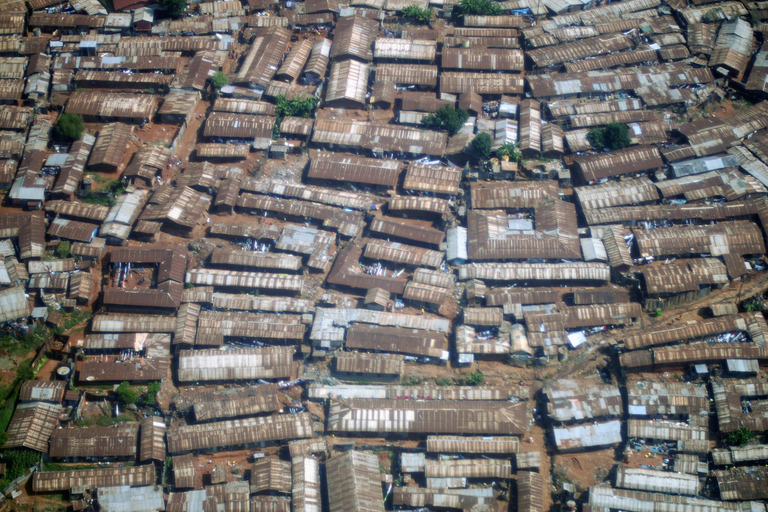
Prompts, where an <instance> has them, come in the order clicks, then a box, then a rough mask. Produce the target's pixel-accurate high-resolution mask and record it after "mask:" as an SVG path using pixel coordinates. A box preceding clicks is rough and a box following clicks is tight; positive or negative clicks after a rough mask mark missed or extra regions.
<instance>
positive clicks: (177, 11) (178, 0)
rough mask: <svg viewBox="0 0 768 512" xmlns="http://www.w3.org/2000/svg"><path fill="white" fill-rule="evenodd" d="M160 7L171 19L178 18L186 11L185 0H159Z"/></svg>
mask: <svg viewBox="0 0 768 512" xmlns="http://www.w3.org/2000/svg"><path fill="white" fill-rule="evenodd" d="M160 5H162V6H163V9H165V12H167V13H168V15H169V16H171V17H172V18H178V17H179V16H181V15H182V14H184V13H185V12H186V10H187V0H160Z"/></svg>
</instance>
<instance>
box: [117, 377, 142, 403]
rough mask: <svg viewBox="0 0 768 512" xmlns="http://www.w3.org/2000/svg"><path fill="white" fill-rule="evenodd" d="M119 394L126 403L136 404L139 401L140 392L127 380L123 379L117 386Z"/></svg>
mask: <svg viewBox="0 0 768 512" xmlns="http://www.w3.org/2000/svg"><path fill="white" fill-rule="evenodd" d="M117 396H118V398H120V401H121V402H123V403H126V404H135V403H136V402H138V401H139V392H138V391H136V390H135V389H133V388H131V387H130V386H129V384H128V382H127V381H123V382H121V383H120V385H119V386H118V387H117Z"/></svg>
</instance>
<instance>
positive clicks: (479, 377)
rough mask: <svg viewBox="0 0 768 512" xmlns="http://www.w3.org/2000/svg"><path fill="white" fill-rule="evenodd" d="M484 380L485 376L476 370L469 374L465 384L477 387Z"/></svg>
mask: <svg viewBox="0 0 768 512" xmlns="http://www.w3.org/2000/svg"><path fill="white" fill-rule="evenodd" d="M484 380H485V374H484V373H483V372H481V371H480V370H477V371H476V372H474V373H472V374H470V376H469V377H468V378H467V384H469V385H470V386H479V385H480V384H482V383H483V381H484Z"/></svg>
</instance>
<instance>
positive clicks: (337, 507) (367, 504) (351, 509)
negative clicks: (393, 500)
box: [325, 451, 384, 512]
mask: <svg viewBox="0 0 768 512" xmlns="http://www.w3.org/2000/svg"><path fill="white" fill-rule="evenodd" d="M325 471H326V475H327V486H328V499H329V502H330V504H331V505H330V512H384V500H382V499H381V474H380V472H379V459H378V457H377V456H376V455H374V454H372V453H364V452H359V451H350V452H347V453H345V454H342V455H340V456H336V457H333V458H331V459H329V460H328V461H326V463H325Z"/></svg>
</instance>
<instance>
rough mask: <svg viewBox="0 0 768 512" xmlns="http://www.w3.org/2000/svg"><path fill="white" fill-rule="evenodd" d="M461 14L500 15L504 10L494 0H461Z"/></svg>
mask: <svg viewBox="0 0 768 512" xmlns="http://www.w3.org/2000/svg"><path fill="white" fill-rule="evenodd" d="M459 9H460V10H461V13H460V16H463V15H465V14H477V15H480V16H498V15H500V14H503V13H504V11H503V9H502V8H501V6H500V5H499V4H498V3H496V2H494V0H461V1H460V2H459Z"/></svg>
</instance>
